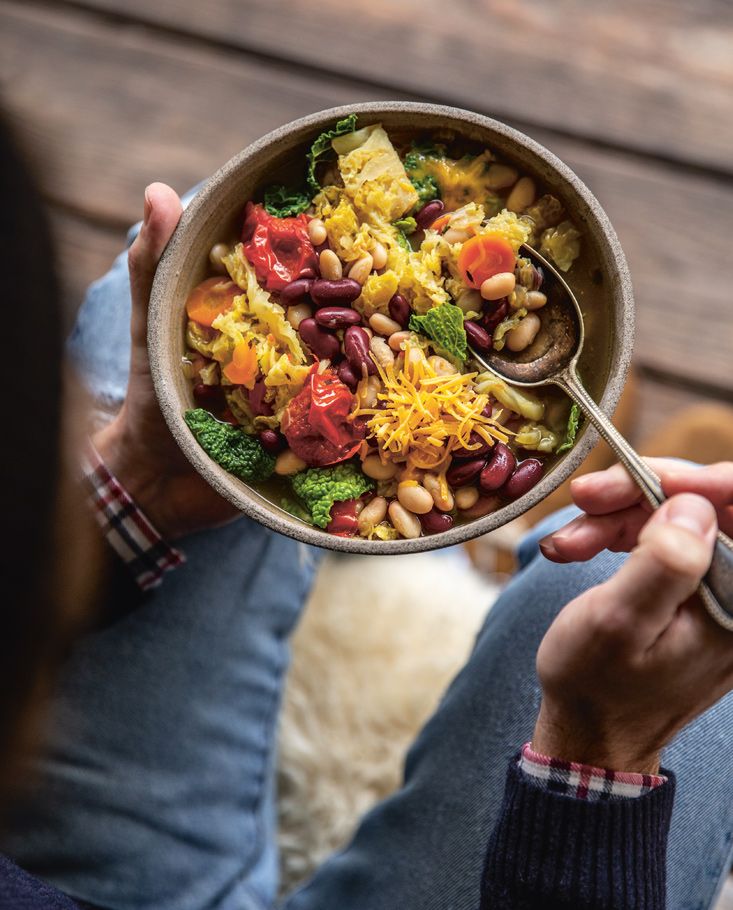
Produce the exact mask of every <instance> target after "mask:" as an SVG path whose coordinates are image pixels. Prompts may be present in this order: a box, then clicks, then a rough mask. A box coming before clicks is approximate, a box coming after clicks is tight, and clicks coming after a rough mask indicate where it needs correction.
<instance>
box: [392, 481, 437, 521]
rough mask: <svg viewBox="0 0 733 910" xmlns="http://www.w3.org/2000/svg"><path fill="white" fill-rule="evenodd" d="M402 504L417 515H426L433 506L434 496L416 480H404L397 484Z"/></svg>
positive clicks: (398, 496)
mask: <svg viewBox="0 0 733 910" xmlns="http://www.w3.org/2000/svg"><path fill="white" fill-rule="evenodd" d="M397 498H398V499H399V501H400V504H401V505H403V506H404V507H405V508H406V509H409V511H410V512H414V513H415V514H416V515H425V514H426V513H427V512H429V511H430V510H431V509H432V508H433V497H432V496H431V495H430V493H429V492H428V491H427V490H426V489H425V487H423V486H422V485H421V484H419V483H418V482H417V481H416V480H403V481H402V482H401V483H400V484H398V486H397Z"/></svg>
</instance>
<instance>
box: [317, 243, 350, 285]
mask: <svg viewBox="0 0 733 910" xmlns="http://www.w3.org/2000/svg"><path fill="white" fill-rule="evenodd" d="M318 265H319V268H320V271H321V278H326V279H328V280H329V281H338V280H339V278H343V277H344V269H343V266H342V265H341V260H340V259H339V258H338V256H337V255H336V254H335V253H334V251H333V250H321V252H320V255H319V257H318Z"/></svg>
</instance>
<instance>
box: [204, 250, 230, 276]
mask: <svg viewBox="0 0 733 910" xmlns="http://www.w3.org/2000/svg"><path fill="white" fill-rule="evenodd" d="M228 252H229V247H228V246H227V245H226V243H215V244H214V245H213V246H212V248H211V249H210V250H209V262H210V263H211V265H212V267H213V268H214V269H216V271H217V272H220V273H221V274H222V275H225V274H226V270H227V269H226V266H225V265H224V263H223V262H222V259H223V258H224V256H226V255H227V253H228Z"/></svg>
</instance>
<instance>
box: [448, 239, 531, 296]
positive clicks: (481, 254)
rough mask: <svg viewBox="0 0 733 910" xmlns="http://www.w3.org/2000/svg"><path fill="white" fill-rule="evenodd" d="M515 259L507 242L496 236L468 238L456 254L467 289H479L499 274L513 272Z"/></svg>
mask: <svg viewBox="0 0 733 910" xmlns="http://www.w3.org/2000/svg"><path fill="white" fill-rule="evenodd" d="M516 260H517V257H516V256H515V255H514V250H513V249H512V245H511V244H510V243H509V241H508V240H505V239H504V238H503V237H499V236H498V235H496V234H480V235H479V236H478V237H469V239H468V240H467V241H466V242H465V243H464V244H463V246H462V247H461V251H460V253H459V254H458V268H459V269H460V271H461V274H462V275H463V280H464V281H465V282H466V284H467V285H469V287H472V288H480V287H481V285H482V284H483V283H484V281H486V279H487V278H491V276H492V275H497V274H498V273H499V272H513V271H514V265H515V263H516Z"/></svg>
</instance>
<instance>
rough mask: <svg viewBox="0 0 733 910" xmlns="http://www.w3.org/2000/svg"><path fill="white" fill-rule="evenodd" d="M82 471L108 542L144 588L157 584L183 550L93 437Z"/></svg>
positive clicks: (91, 502)
mask: <svg viewBox="0 0 733 910" xmlns="http://www.w3.org/2000/svg"><path fill="white" fill-rule="evenodd" d="M81 471H82V478H83V481H84V484H85V486H86V488H87V493H88V496H89V502H90V505H91V508H92V511H93V513H94V517H95V518H96V520H97V523H98V524H99V526H100V528H101V530H102V534H103V535H104V537H105V539H106V540H107V543H108V544H109V545H110V546H111V547H112V549H113V550H114V551H115V553H116V554H117V555H118V556H119V558H120V559H121V560H122V562H123V563H124V564H125V565H126V566H127V568H128V569H129V571H130V572H131V574H132V576H133V577H134V579H135V581H136V582H137V584H138V586H139V587H140V588H141V589H142V590H143V591H147V590H149V589H150V588H154V587H157V586H158V585H159V584H160V583H161V581H162V580H163V575H164V574H165V573H166V572H168V571H169V570H171V569H175V568H176V567H177V566H179V565H181V563H183V562H185V557H184V555H183V553H181V551H180V550H177V549H176V548H175V547H172V546H171V545H170V544H169V543H167V542H166V541H165V540H164V539H163V537H162V536H161V535H160V534H159V533H158V531H157V530H156V528H155V527H154V526H153V525H152V524H151V522H150V521H149V520H148V518H147V517H146V516H145V514H144V513H143V512H142V510H141V509H140V507H139V506H138V505H137V503H136V502H135V500H134V499H133V498H132V497H131V496H130V494H129V493H128V492H127V490H126V489H125V488H124V487H123V486H122V484H121V483H120V481H119V480H118V479H117V478H116V477H115V476H114V474H112V472H111V471H110V470H109V468H108V467H107V465H106V464H105V463H104V461H103V460H102V457H101V455H100V454H99V452H98V451H97V450H96V448H95V447H94V445H92V443H91V441H88V442H87V446H86V451H85V452H84V454H83V456H82V460H81Z"/></svg>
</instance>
